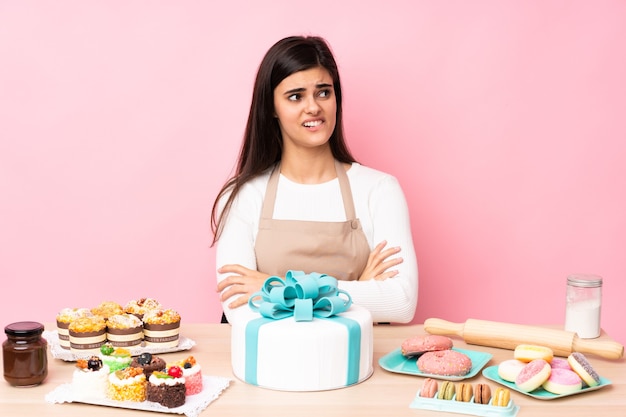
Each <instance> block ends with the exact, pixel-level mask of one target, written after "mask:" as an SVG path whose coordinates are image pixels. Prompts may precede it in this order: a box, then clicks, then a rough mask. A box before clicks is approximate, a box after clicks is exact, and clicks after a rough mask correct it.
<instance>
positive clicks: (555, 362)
mask: <svg viewBox="0 0 626 417" xmlns="http://www.w3.org/2000/svg"><path fill="white" fill-rule="evenodd" d="M550 366H551V367H552V369H557V368H560V369H569V370H570V371H571V370H572V367H571V366H569V363H568V362H567V359H565V358H557V357H554V358H553V359H552V360H551V361H550Z"/></svg>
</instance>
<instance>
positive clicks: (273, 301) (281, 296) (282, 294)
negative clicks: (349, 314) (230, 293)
mask: <svg viewBox="0 0 626 417" xmlns="http://www.w3.org/2000/svg"><path fill="white" fill-rule="evenodd" d="M248 305H249V306H250V308H251V309H252V311H254V312H257V313H260V314H261V315H262V316H263V317H267V318H269V319H274V320H280V319H284V318H286V317H290V316H293V318H294V320H295V321H311V320H313V317H319V318H328V317H331V316H334V315H336V314H339V313H343V312H344V311H346V310H348V309H349V308H350V306H351V305H352V298H351V297H350V294H348V293H347V292H345V291H343V290H340V289H339V288H337V279H336V278H334V277H331V276H329V275H325V274H319V273H317V272H313V273H311V274H305V273H304V272H302V271H287V274H286V276H285V279H284V280H283V279H281V278H279V277H269V278H268V279H267V280H266V281H265V283H264V284H263V287H262V288H261V291H258V292H256V293H254V294H253V295H252V296H251V297H250V300H249V301H248Z"/></svg>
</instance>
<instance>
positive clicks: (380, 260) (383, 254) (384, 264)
mask: <svg viewBox="0 0 626 417" xmlns="http://www.w3.org/2000/svg"><path fill="white" fill-rule="evenodd" d="M385 246H387V241H384V240H383V241H382V242H380V243H379V244H378V245H376V247H375V248H374V250H373V251H372V252H371V253H370V256H369V257H368V258H367V264H366V265H365V269H364V270H363V273H361V276H360V277H359V281H366V280H369V279H375V280H379V281H382V280H385V279H387V278H393V277H395V276H396V275H398V270H396V269H394V270H389V268H392V267H394V266H396V265H399V264H401V263H402V262H403V261H404V259H402V258H400V257H397V258H391V259H389V258H390V257H392V256H394V255H396V254H398V253H399V252H400V248H399V247H397V246H396V247H394V248H387V249H384V248H385Z"/></svg>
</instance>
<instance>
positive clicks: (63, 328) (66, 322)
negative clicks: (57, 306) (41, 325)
mask: <svg viewBox="0 0 626 417" xmlns="http://www.w3.org/2000/svg"><path fill="white" fill-rule="evenodd" d="M89 316H93V314H92V313H91V311H90V310H89V309H88V308H64V309H62V310H61V311H59V314H57V318H56V321H57V331H58V334H59V346H61V347H62V348H63V349H69V348H70V330H69V327H70V323H71V322H73V321H74V320H76V319H79V318H81V317H89Z"/></svg>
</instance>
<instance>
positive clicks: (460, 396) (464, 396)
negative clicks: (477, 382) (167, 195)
mask: <svg viewBox="0 0 626 417" xmlns="http://www.w3.org/2000/svg"><path fill="white" fill-rule="evenodd" d="M472 395H474V389H473V388H472V384H470V383H468V382H461V383H459V385H458V386H457V387H456V400H457V401H462V402H465V403H467V402H469V401H470V400H471V399H472Z"/></svg>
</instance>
